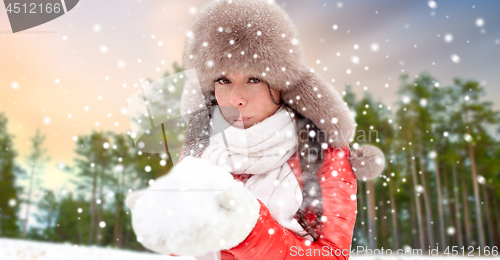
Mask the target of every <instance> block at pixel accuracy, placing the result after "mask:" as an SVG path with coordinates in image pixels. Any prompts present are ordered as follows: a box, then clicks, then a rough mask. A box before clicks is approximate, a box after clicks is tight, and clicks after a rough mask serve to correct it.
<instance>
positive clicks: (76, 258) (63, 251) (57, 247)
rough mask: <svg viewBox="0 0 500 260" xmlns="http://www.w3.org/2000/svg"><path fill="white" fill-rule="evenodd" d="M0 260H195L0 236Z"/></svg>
mask: <svg viewBox="0 0 500 260" xmlns="http://www.w3.org/2000/svg"><path fill="white" fill-rule="evenodd" d="M0 260H195V259H194V258H193V257H185V256H182V257H172V256H166V255H159V254H153V253H141V252H135V251H129V250H119V249H112V248H105V247H87V246H74V245H69V244H54V243H45V242H37V241H29V240H20V239H6V238H0Z"/></svg>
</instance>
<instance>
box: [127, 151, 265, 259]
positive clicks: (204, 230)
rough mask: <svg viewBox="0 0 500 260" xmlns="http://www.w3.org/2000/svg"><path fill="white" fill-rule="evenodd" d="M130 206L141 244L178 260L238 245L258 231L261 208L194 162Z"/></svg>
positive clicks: (225, 178)
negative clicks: (253, 230)
mask: <svg viewBox="0 0 500 260" xmlns="http://www.w3.org/2000/svg"><path fill="white" fill-rule="evenodd" d="M127 206H128V207H129V208H131V209H132V226H133V228H134V231H135V233H136V235H137V238H138V241H139V242H141V243H142V244H143V245H144V246H145V247H146V248H148V249H150V250H153V251H156V252H159V253H163V254H179V255H201V254H204V253H207V252H209V251H212V252H213V251H217V250H220V249H223V248H224V249H225V248H226V247H228V246H229V247H233V246H236V245H237V244H238V243H240V242H241V241H242V240H243V239H244V238H245V237H246V236H247V235H248V234H249V233H250V231H251V230H252V228H253V227H254V226H255V223H256V221H257V219H258V212H259V207H260V206H259V204H258V202H257V200H256V199H255V198H254V196H253V195H252V194H251V193H250V191H248V190H247V189H246V188H244V187H243V184H242V183H241V182H238V181H236V180H234V179H233V177H232V176H231V174H230V173H229V172H227V171H226V170H224V169H223V168H221V167H219V166H215V165H212V164H210V163H209V162H208V161H207V160H204V159H200V158H194V157H186V158H184V159H183V160H182V161H181V162H180V163H178V164H177V165H176V166H175V167H174V168H173V169H172V170H171V172H170V173H169V174H167V175H165V176H162V177H160V178H158V179H157V180H156V181H155V182H154V184H153V185H151V186H150V187H149V188H147V189H145V190H140V191H136V192H134V193H132V194H131V195H129V197H128V198H127ZM235 229H239V230H237V231H235Z"/></svg>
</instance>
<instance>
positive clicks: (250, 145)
mask: <svg viewBox="0 0 500 260" xmlns="http://www.w3.org/2000/svg"><path fill="white" fill-rule="evenodd" d="M210 123H211V125H212V127H213V129H212V131H213V132H212V133H216V134H215V135H213V136H211V137H210V145H209V146H208V147H207V148H206V149H205V151H204V152H203V154H202V156H201V158H204V159H207V160H209V161H210V162H211V163H212V164H214V165H219V166H222V167H223V168H225V169H226V170H228V171H229V172H231V173H233V174H242V173H245V174H252V176H251V177H250V178H249V179H248V180H247V182H246V183H245V185H244V186H245V187H246V188H248V189H249V190H250V191H251V192H252V193H253V194H254V195H255V197H256V198H257V199H259V200H260V201H262V202H263V203H264V205H266V206H267V207H268V208H269V212H270V213H271V216H272V217H273V219H274V220H276V222H278V223H279V224H280V225H281V226H283V227H285V228H287V229H290V230H292V231H294V232H296V233H298V234H305V231H304V229H303V228H302V227H301V226H300V224H299V223H298V222H297V221H296V220H295V219H294V215H295V213H296V212H297V210H298V209H299V206H300V204H301V203H302V193H301V191H300V188H299V184H298V181H297V178H296V177H295V174H294V173H293V172H292V170H291V169H290V166H289V165H288V163H287V161H288V160H289V159H290V157H291V156H292V155H293V154H294V153H295V152H296V151H297V145H298V140H297V134H296V131H295V122H294V121H293V120H292V118H291V116H290V115H289V113H288V111H287V110H286V109H285V107H284V106H281V107H280V108H279V109H278V110H277V111H276V112H275V113H274V114H273V115H271V116H270V117H268V118H266V119H264V120H263V121H261V122H259V123H257V124H254V125H253V126H251V127H249V128H247V129H241V128H237V127H234V126H232V125H230V124H229V123H228V122H227V121H226V120H225V119H224V117H223V116H222V114H221V111H220V108H219V107H218V106H217V107H215V108H214V112H213V116H212V120H211V122H210Z"/></svg>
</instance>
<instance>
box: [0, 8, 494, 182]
mask: <svg viewBox="0 0 500 260" xmlns="http://www.w3.org/2000/svg"><path fill="white" fill-rule="evenodd" d="M206 3H208V2H207V1H201V0H183V1H174V0H165V1H153V0H82V1H80V2H79V3H78V5H77V6H76V7H75V8H73V9H72V10H71V11H69V12H68V13H66V14H64V15H63V16H61V17H59V18H57V19H55V20H52V21H50V22H47V23H45V24H42V25H39V26H37V27H34V28H31V29H28V30H26V31H22V32H18V33H12V31H11V27H10V23H9V20H8V16H7V13H6V10H5V8H4V6H3V5H2V6H1V7H0V113H2V112H3V113H4V114H5V115H6V116H7V118H8V120H9V125H8V130H9V132H10V133H12V134H13V135H14V136H15V139H14V146H15V149H16V150H17V151H18V152H19V156H18V158H17V161H18V163H19V164H21V165H22V166H23V167H24V168H25V169H28V167H27V166H26V160H25V157H26V156H27V155H28V154H29V152H30V150H29V148H30V138H31V137H32V136H33V135H34V134H35V131H36V129H37V128H38V129H40V131H41V133H42V134H44V135H46V140H45V147H46V148H47V151H48V155H49V156H50V158H51V160H50V161H49V162H48V163H46V164H45V167H44V171H43V172H42V173H40V174H41V179H42V184H41V185H42V186H43V187H45V188H48V189H53V190H56V191H61V190H62V189H68V190H71V189H72V188H73V186H72V185H71V184H70V183H69V181H68V179H69V178H70V177H71V176H69V174H68V173H65V172H63V171H61V170H59V169H58V165H59V164H61V163H62V164H66V165H71V164H72V163H73V159H74V158H75V153H74V149H75V147H76V146H75V142H74V140H73V138H74V137H75V136H78V135H87V134H90V133H91V131H92V130H97V131H100V130H102V131H107V130H109V131H114V132H122V133H123V132H126V131H128V130H130V123H129V119H128V114H127V111H126V108H127V107H128V104H127V98H128V97H130V96H131V95H132V94H134V93H135V92H136V91H138V90H139V88H140V85H141V84H142V83H143V82H144V81H145V80H146V79H151V80H153V81H155V80H158V79H160V78H161V77H162V75H163V73H164V72H165V71H166V70H169V71H172V63H173V62H175V61H176V62H178V63H179V64H182V59H181V57H182V53H183V49H184V44H185V41H186V33H187V31H188V30H189V29H190V27H191V23H192V22H193V20H194V17H195V15H196V13H197V12H198V11H199V10H200V9H201V8H202V7H203V6H204V5H205V4H206ZM275 3H276V4H278V5H280V6H282V7H283V8H284V10H286V11H287V13H288V14H289V16H290V18H291V20H292V21H293V23H294V24H295V25H296V27H297V29H298V32H299V37H300V38H299V40H300V42H301V44H302V45H303V46H304V50H305V55H306V61H307V64H308V65H309V66H310V67H311V68H313V69H314V70H315V71H316V72H317V73H319V74H320V75H321V76H322V77H324V78H325V79H327V80H328V81H329V82H330V83H331V84H332V85H333V86H334V87H335V88H336V89H337V90H338V91H339V92H341V91H342V90H343V89H344V88H345V85H346V84H351V85H352V86H353V88H354V91H355V93H356V94H357V95H358V97H360V96H361V95H363V92H364V91H368V92H370V93H372V95H373V96H374V97H375V99H376V100H379V101H380V102H383V103H385V104H387V105H389V106H390V105H392V104H394V102H396V101H397V99H398V96H397V94H396V91H397V89H398V86H399V80H398V78H399V76H400V75H401V73H409V75H410V76H412V77H414V76H415V75H418V74H419V73H421V72H423V71H427V72H430V73H431V75H433V76H434V77H435V78H436V79H437V81H438V82H439V84H440V86H447V85H450V84H452V79H453V78H454V77H460V78H463V79H474V80H478V81H480V82H481V84H482V85H483V86H484V87H485V89H486V91H487V93H488V95H487V97H486V99H487V100H491V101H493V102H494V104H495V105H494V107H495V108H496V109H497V110H498V109H500V102H499V98H500V85H499V82H500V73H499V68H500V16H499V15H498V13H499V11H500V1H491V0H474V1H465V0H460V1H438V0H435V1H426V0H419V1H416V0H406V1H398V0H370V1H363V0H345V1H319V0H310V1H292V0H286V1H285V0H276V1H275ZM365 89H366V90H365Z"/></svg>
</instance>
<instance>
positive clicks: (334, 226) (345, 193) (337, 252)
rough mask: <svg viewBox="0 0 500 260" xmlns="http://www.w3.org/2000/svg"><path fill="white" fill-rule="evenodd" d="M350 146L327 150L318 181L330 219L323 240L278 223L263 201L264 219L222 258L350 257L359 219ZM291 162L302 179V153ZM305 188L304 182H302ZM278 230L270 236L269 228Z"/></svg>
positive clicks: (261, 210) (224, 252)
mask: <svg viewBox="0 0 500 260" xmlns="http://www.w3.org/2000/svg"><path fill="white" fill-rule="evenodd" d="M349 154H350V152H349V149H348V148H346V149H343V150H341V149H334V148H331V147H329V148H328V149H325V150H324V157H323V164H322V165H321V168H320V170H319V171H318V173H317V174H318V180H319V183H320V185H321V193H322V196H323V216H326V221H325V222H324V226H323V229H322V232H321V236H320V239H319V240H317V241H315V242H310V241H308V240H307V239H305V238H303V237H300V236H297V235H295V234H294V233H293V232H291V231H290V230H288V229H286V228H284V227H282V226H281V225H280V224H278V223H277V222H276V221H275V220H274V219H273V218H272V217H271V214H270V213H269V210H268V209H267V207H266V206H265V205H264V204H263V203H262V202H261V201H259V203H260V218H259V221H257V224H256V225H255V227H254V229H253V230H252V231H251V232H250V234H249V235H248V237H247V238H246V239H245V240H244V241H243V242H241V243H240V244H239V245H238V246H236V247H233V248H231V249H229V250H223V251H221V258H222V260H234V259H238V260H246V259H261V260H262V259H272V260H281V259H284V260H289V259H318V260H320V259H348V258H349V254H350V249H351V241H352V233H353V229H354V223H355V222H356V208H357V206H356V205H357V203H356V191H357V182H356V177H355V176H354V173H353V171H352V168H351V163H350V161H349ZM288 164H289V165H290V168H291V169H292V171H293V173H294V174H295V176H296V177H297V180H300V179H301V178H300V176H301V174H302V172H301V168H300V161H299V156H298V153H295V154H294V155H293V156H292V157H291V158H290V159H289V160H288ZM299 185H300V187H301V188H302V183H301V182H300V181H299ZM270 229H273V230H274V233H273V234H272V235H270V234H269V233H270V232H269V230H270Z"/></svg>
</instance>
